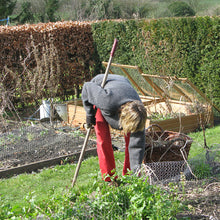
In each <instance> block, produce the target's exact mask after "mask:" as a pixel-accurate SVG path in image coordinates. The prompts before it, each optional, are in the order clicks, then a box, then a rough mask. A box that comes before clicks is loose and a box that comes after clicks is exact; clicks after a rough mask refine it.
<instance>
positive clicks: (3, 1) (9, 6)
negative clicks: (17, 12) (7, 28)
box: [0, 0, 16, 19]
mask: <svg viewBox="0 0 220 220" xmlns="http://www.w3.org/2000/svg"><path fill="white" fill-rule="evenodd" d="M15 6H16V0H15V1H13V0H0V19H4V18H7V17H8V16H9V15H11V14H12V13H13V11H14V8H15Z"/></svg>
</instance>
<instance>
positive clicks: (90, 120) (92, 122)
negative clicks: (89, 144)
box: [86, 116, 96, 129]
mask: <svg viewBox="0 0 220 220" xmlns="http://www.w3.org/2000/svg"><path fill="white" fill-rule="evenodd" d="M95 124H96V120H95V116H86V126H87V129H88V128H91V127H92V126H93V125H95Z"/></svg>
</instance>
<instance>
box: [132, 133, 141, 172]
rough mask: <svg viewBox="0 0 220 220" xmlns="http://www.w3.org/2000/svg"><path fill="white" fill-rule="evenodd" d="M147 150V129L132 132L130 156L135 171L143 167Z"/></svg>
mask: <svg viewBox="0 0 220 220" xmlns="http://www.w3.org/2000/svg"><path fill="white" fill-rule="evenodd" d="M144 152H145V129H144V130H143V131H138V132H136V133H131V135H130V142H129V158H130V166H131V170H133V171H134V172H135V171H136V170H137V169H139V168H140V167H141V164H142V161H143V159H144Z"/></svg>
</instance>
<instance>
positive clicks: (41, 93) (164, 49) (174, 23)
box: [0, 17, 220, 107]
mask: <svg viewBox="0 0 220 220" xmlns="http://www.w3.org/2000/svg"><path fill="white" fill-rule="evenodd" d="M115 38H117V39H118V40H119V44H118V48H117V51H116V53H115V57H114V62H117V63H121V64H129V65H138V66H139V67H140V68H141V69H142V70H143V71H144V72H145V73H149V74H158V75H168V76H169V75H176V76H178V77H187V78H189V79H190V80H191V81H192V82H193V83H194V84H195V85H196V86H198V88H200V89H201V91H202V92H204V93H206V94H207V96H208V97H209V98H210V99H211V100H213V102H214V103H215V104H216V105H217V106H219V107H220V92H219V91H220V59H219V58H220V17H187V18H163V19H151V20H144V19H142V20H106V21H97V22H71V21H70V22H57V23H48V24H36V25H22V26H14V27H3V26H1V27H0V45H1V50H0V56H1V59H0V70H1V73H2V76H5V77H4V85H6V87H7V86H8V87H9V88H11V87H12V88H14V89H15V87H16V93H17V95H18V96H21V97H29V99H31V98H32V99H33V97H34V96H36V97H35V98H42V97H45V96H56V95H59V96H62V95H63V94H64V93H66V92H67V91H68V90H71V89H73V88H74V87H77V86H79V85H82V84H83V82H84V81H88V80H90V79H91V77H93V76H94V75H96V74H98V73H100V72H102V71H104V69H103V67H101V62H102V61H108V59H109V55H110V51H111V47H112V44H113V41H114V39H115ZM1 78H2V77H1ZM5 79H7V80H5ZM18 79H19V80H18ZM12 82H13V83H12ZM13 85H14V87H13ZM39 85H41V86H39ZM18 87H19V88H20V89H18ZM72 93H73V91H72Z"/></svg>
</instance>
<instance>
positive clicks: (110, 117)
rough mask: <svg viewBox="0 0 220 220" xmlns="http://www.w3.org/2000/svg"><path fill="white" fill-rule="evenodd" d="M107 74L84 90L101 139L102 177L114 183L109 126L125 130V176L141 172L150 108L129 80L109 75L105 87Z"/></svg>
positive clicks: (90, 118)
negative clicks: (103, 84)
mask: <svg viewBox="0 0 220 220" xmlns="http://www.w3.org/2000/svg"><path fill="white" fill-rule="evenodd" d="M103 77H104V74H99V75H97V76H95V77H94V78H93V79H92V80H91V81H90V82H86V83H84V85H83V89H82V101H83V106H84V108H85V111H86V123H87V126H88V127H91V126H93V125H94V128H95V132H96V138H97V154H98V158H99V166H100V170H101V174H102V178H103V179H104V180H105V181H111V179H110V177H109V176H112V175H113V174H114V172H115V159H114V153H113V148H112V143H111V135H110V130H109V125H110V126H111V127H112V128H113V129H118V130H123V132H124V138H125V160H124V167H123V173H122V174H123V175H125V174H127V173H128V171H129V170H131V171H132V172H134V173H135V172H137V171H138V169H139V168H140V166H141V164H142V160H143V157H144V151H145V123H146V119H147V113H146V109H145V107H144V105H143V103H142V102H141V99H140V97H139V95H138V94H137V92H136V91H135V89H134V88H133V87H132V85H131V84H130V82H129V81H128V79H127V78H125V77H123V76H120V75H115V74H109V75H108V77H107V80H106V83H105V86H104V88H102V87H101V84H102V80H103Z"/></svg>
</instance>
